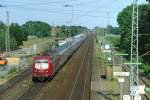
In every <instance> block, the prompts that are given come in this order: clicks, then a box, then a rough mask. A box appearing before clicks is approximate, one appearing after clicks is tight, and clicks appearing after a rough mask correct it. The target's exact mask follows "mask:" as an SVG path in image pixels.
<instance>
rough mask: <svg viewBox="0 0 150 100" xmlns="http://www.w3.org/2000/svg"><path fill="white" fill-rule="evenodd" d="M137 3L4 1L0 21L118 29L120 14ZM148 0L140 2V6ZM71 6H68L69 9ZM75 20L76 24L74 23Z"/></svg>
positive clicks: (0, 1)
mask: <svg viewBox="0 0 150 100" xmlns="http://www.w3.org/2000/svg"><path fill="white" fill-rule="evenodd" d="M132 1H133V0H0V5H3V6H4V7H0V21H3V22H4V23H5V22H6V11H9V13H10V22H11V23H12V22H15V23H19V24H20V25H22V24H24V23H25V22H26V21H29V20H33V21H44V22H47V23H49V24H50V25H81V26H86V27H88V28H94V27H95V26H100V27H105V26H106V25H107V24H109V25H112V26H117V15H118V13H119V12H120V11H122V9H123V8H125V7H126V6H128V5H131V4H132ZM145 1H146V0H139V4H142V3H145ZM65 5H68V6H65ZM71 20H72V21H71Z"/></svg>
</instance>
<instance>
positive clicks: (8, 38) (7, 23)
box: [5, 11, 10, 55]
mask: <svg viewBox="0 0 150 100" xmlns="http://www.w3.org/2000/svg"><path fill="white" fill-rule="evenodd" d="M5 39H6V40H5V41H6V55H7V54H8V52H10V34H9V12H8V11H7V12H6V35H5Z"/></svg>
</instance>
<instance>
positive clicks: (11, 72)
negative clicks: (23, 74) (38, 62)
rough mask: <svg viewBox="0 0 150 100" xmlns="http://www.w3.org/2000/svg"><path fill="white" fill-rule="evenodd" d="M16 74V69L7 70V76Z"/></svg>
mask: <svg viewBox="0 0 150 100" xmlns="http://www.w3.org/2000/svg"><path fill="white" fill-rule="evenodd" d="M16 72H17V68H16V67H12V68H11V69H10V70H9V72H8V75H10V74H14V73H16Z"/></svg>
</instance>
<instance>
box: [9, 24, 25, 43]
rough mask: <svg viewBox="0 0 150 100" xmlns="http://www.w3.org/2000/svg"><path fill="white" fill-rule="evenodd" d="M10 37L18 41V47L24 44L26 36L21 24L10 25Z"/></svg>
mask: <svg viewBox="0 0 150 100" xmlns="http://www.w3.org/2000/svg"><path fill="white" fill-rule="evenodd" d="M10 37H13V38H14V39H15V40H16V41H17V44H18V45H22V44H23V40H24V34H23V31H22V30H21V27H20V26H19V24H17V23H12V24H11V25H10Z"/></svg>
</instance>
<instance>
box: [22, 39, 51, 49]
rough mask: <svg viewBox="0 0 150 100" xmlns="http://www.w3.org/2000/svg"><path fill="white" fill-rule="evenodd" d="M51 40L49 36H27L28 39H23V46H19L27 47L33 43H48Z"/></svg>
mask: <svg viewBox="0 0 150 100" xmlns="http://www.w3.org/2000/svg"><path fill="white" fill-rule="evenodd" d="M48 42H51V38H50V37H45V38H37V37H35V38H29V39H28V41H24V42H23V46H20V47H21V48H29V47H31V46H33V45H34V44H38V45H41V44H44V43H48Z"/></svg>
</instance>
